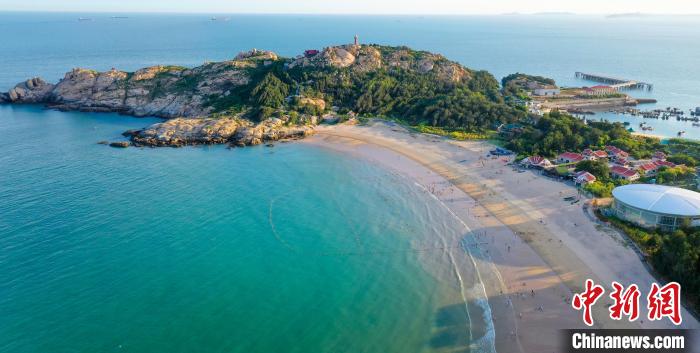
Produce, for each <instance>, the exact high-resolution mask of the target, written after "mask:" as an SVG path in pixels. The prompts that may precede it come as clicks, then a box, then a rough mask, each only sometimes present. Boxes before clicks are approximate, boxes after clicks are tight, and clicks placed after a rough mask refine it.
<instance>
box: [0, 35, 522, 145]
mask: <svg viewBox="0 0 700 353" xmlns="http://www.w3.org/2000/svg"><path fill="white" fill-rule="evenodd" d="M0 102H4V103H13V104H20V103H37V104H45V105H47V106H48V107H50V108H54V109H60V110H67V111H68V110H71V111H72V110H76V111H89V112H117V113H121V114H128V115H133V116H155V117H161V118H165V119H167V120H166V121H164V122H162V123H158V124H154V125H152V126H149V127H146V128H144V129H141V130H134V131H128V132H126V135H128V136H129V137H130V139H131V143H132V144H133V145H136V146H184V145H194V144H220V143H228V144H231V145H233V146H245V145H256V144H260V143H265V142H270V141H276V140H280V139H290V138H302V137H305V136H308V135H310V134H312V133H313V131H314V129H313V126H314V125H316V124H318V123H319V122H321V121H322V120H326V121H344V120H348V119H353V118H355V117H356V116H358V115H371V116H385V117H393V118H397V119H401V120H402V121H405V122H407V123H409V124H428V125H432V126H442V127H446V128H458V127H459V128H467V129H472V130H483V129H488V128H490V127H492V126H494V125H498V124H502V123H508V122H514V121H517V120H520V119H523V118H524V117H525V116H526V115H527V113H526V111H525V110H524V109H523V108H522V107H519V106H517V105H514V104H508V103H506V100H505V99H504V96H503V94H502V92H501V90H500V85H499V82H498V81H497V80H496V79H495V78H494V77H493V75H491V74H490V73H488V72H486V71H478V70H471V69H468V68H465V67H463V66H462V65H460V64H458V63H456V62H454V61H450V60H448V59H446V58H445V57H443V56H442V55H439V54H433V53H429V52H426V51H416V50H413V49H410V48H407V47H390V46H381V45H359V44H357V43H355V44H348V45H341V46H333V47H327V48H325V49H323V50H311V49H310V50H306V51H305V52H304V53H303V54H302V55H299V56H297V57H295V58H283V57H280V56H278V55H277V54H275V53H274V52H271V51H266V50H257V49H253V50H250V51H248V52H243V53H240V54H238V55H237V56H236V57H235V58H234V59H233V60H229V61H223V62H209V63H205V64H204V65H201V66H198V67H194V68H186V67H181V66H154V67H148V68H143V69H140V70H137V71H136V72H125V71H119V70H117V69H112V70H109V71H107V72H97V71H94V70H89V69H82V68H76V69H73V70H72V71H70V72H68V73H66V74H65V77H64V78H63V79H61V80H60V81H59V82H58V83H56V84H52V83H47V82H46V81H44V80H42V79H41V78H32V79H29V80H27V81H25V82H22V83H20V84H18V85H17V86H15V87H14V88H12V89H11V90H9V92H6V93H2V94H0Z"/></svg>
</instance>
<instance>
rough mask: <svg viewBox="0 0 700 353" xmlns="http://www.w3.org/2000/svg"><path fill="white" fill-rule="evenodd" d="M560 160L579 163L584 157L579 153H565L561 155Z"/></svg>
mask: <svg viewBox="0 0 700 353" xmlns="http://www.w3.org/2000/svg"><path fill="white" fill-rule="evenodd" d="M559 158H560V159H568V160H570V161H574V162H578V161H581V160H583V156H582V155H581V154H579V153H574V152H564V153H562V154H560V155H559Z"/></svg>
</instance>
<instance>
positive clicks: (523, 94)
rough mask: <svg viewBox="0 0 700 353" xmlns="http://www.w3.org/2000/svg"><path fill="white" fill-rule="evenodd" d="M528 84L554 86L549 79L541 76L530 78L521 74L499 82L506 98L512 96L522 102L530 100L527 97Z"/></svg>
mask: <svg viewBox="0 0 700 353" xmlns="http://www.w3.org/2000/svg"><path fill="white" fill-rule="evenodd" d="M528 83H536V84H541V85H555V84H556V82H554V80H553V79H551V78H546V77H542V76H532V75H526V74H523V73H519V72H518V73H514V74H510V75H508V76H506V77H504V78H503V79H502V80H501V85H502V86H503V94H504V95H505V96H506V97H509V96H512V97H517V98H519V99H522V100H528V99H530V98H529V96H528V95H527V91H528V90H529V88H528V87H527V85H528Z"/></svg>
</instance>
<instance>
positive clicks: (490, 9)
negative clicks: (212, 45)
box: [0, 0, 700, 15]
mask: <svg viewBox="0 0 700 353" xmlns="http://www.w3.org/2000/svg"><path fill="white" fill-rule="evenodd" d="M0 11H69V12H197V13H305V14H455V15H456V14H503V13H512V12H518V13H540V12H573V13H580V14H612V13H637V12H640V13H650V14H700V0H401V1H397V0H392V1H379V0H343V1H339V0H20V1H18V0H0Z"/></svg>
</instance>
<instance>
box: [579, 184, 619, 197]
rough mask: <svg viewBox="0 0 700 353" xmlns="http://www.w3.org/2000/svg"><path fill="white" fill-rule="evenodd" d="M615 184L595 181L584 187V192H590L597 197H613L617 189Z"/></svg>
mask: <svg viewBox="0 0 700 353" xmlns="http://www.w3.org/2000/svg"><path fill="white" fill-rule="evenodd" d="M615 186H616V185H615V183H612V182H603V181H594V182H592V183H588V184H586V185H584V186H583V190H585V191H588V192H590V193H591V194H593V195H595V196H596V197H611V196H612V191H613V189H614V188H615Z"/></svg>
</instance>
